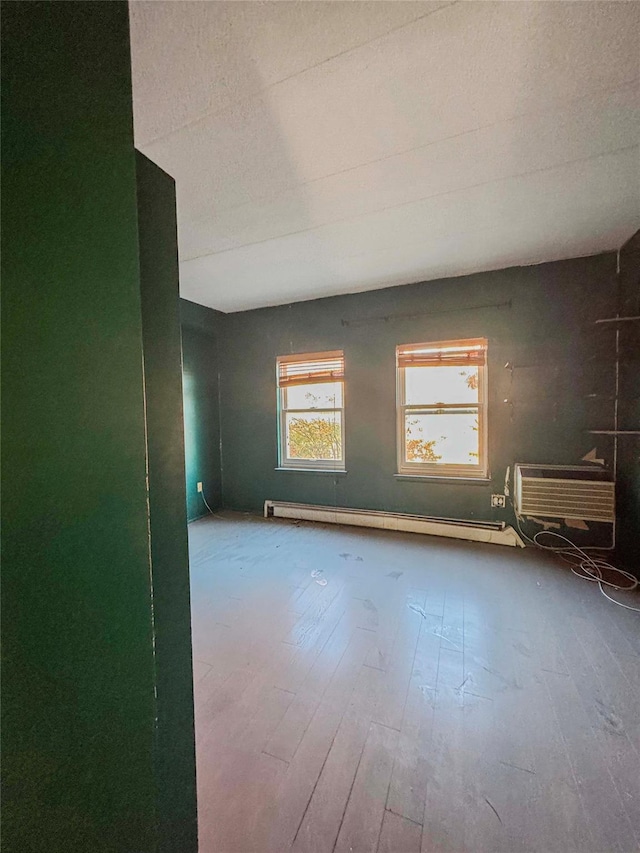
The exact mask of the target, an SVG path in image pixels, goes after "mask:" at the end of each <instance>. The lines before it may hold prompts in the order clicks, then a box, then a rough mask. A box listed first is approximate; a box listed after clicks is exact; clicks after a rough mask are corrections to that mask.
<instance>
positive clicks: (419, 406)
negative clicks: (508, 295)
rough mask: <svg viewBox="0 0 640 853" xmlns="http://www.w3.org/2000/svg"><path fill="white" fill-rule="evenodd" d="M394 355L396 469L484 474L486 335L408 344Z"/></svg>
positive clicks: (436, 474) (434, 473)
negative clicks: (396, 434)
mask: <svg viewBox="0 0 640 853" xmlns="http://www.w3.org/2000/svg"><path fill="white" fill-rule="evenodd" d="M396 359H397V362H396V363H397V373H398V471H399V473H400V474H418V475H419V474H422V475H425V476H430V477H486V476H487V475H488V465H487V405H486V400H487V367H486V361H487V342H486V340H484V338H480V339H475V340H467V341H443V342H440V343H430V344H407V345H404V346H399V347H397V349H396Z"/></svg>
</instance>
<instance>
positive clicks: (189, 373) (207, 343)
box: [180, 299, 224, 521]
mask: <svg viewBox="0 0 640 853" xmlns="http://www.w3.org/2000/svg"><path fill="white" fill-rule="evenodd" d="M180 314H181V321H182V351H183V356H182V357H183V385H184V425H185V451H186V483H187V515H188V517H189V520H190V521H191V520H193V519H196V518H200V517H201V516H203V515H206V514H207V513H208V510H207V508H206V506H205V503H204V501H203V500H202V495H201V494H199V493H198V489H197V484H198V482H202V484H203V489H204V495H205V497H206V499H207V503H208V504H209V506H210V507H211V508H212V509H216V508H217V507H220V506H221V504H222V466H221V459H220V420H219V406H218V392H219V387H218V370H219V363H218V338H219V334H220V323H221V322H222V319H223V318H224V314H222V313H221V312H219V311H212V310H211V309H210V308H204V307H203V306H201V305H196V304H195V303H193V302H188V301H187V300H184V299H183V300H181V301H180Z"/></svg>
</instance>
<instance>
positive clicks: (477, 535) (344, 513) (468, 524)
mask: <svg viewBox="0 0 640 853" xmlns="http://www.w3.org/2000/svg"><path fill="white" fill-rule="evenodd" d="M264 517H265V518H271V517H275V518H294V519H299V520H301V521H320V522H324V523H325V524H349V525H353V526H355V527H377V528H380V529H381V530H400V531H403V532H405V533H428V534H430V535H431V536H448V537H450V538H452V539H467V540H471V541H472V542H490V543H491V544H493V545H519V546H520V547H521V548H524V547H525V545H524V542H523V541H522V539H521V538H520V536H519V535H518V534H517V533H516V531H515V530H514V529H513V527H510V526H509V525H507V524H505V523H504V522H503V521H496V522H492V521H465V520H464V519H460V518H432V517H429V516H426V515H409V514H407V513H402V512H379V511H376V510H371V509H347V508H343V507H336V506H314V505H313V504H297V503H288V502H286V501H265V502H264Z"/></svg>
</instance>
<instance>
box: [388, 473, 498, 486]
mask: <svg viewBox="0 0 640 853" xmlns="http://www.w3.org/2000/svg"><path fill="white" fill-rule="evenodd" d="M393 476H394V478H395V479H396V480H418V481H420V482H424V483H459V484H460V485H465V486H470V485H476V486H487V485H489V484H490V483H491V478H490V477H447V476H442V477H439V476H437V475H434V474H394V475H393Z"/></svg>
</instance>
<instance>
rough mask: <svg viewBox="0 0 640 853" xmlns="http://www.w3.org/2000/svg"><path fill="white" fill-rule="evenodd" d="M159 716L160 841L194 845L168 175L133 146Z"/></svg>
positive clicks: (169, 848) (176, 307) (175, 851)
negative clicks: (135, 176)
mask: <svg viewBox="0 0 640 853" xmlns="http://www.w3.org/2000/svg"><path fill="white" fill-rule="evenodd" d="M136 165H137V176H138V229H139V236H140V280H141V294H142V330H143V341H144V373H145V393H146V413H147V444H148V454H149V510H150V532H151V557H152V578H153V613H154V625H155V652H156V678H157V694H158V724H157V726H158V727H157V744H156V784H157V791H158V850H159V851H162V853H195V851H196V850H197V846H198V840H197V812H196V787H195V780H196V768H195V735H194V717H193V676H192V661H191V607H190V593H189V552H188V541H187V516H186V496H185V456H184V426H183V413H182V370H181V342H180V298H179V293H178V244H177V226H176V202H175V184H174V181H173V178H171V177H170V176H169V175H167V174H166V173H165V172H163V171H162V169H160V168H158V166H156V165H155V164H154V163H152V162H151V161H150V160H148V159H147V158H146V157H145V156H144V155H142V154H140V153H139V152H136Z"/></svg>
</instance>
